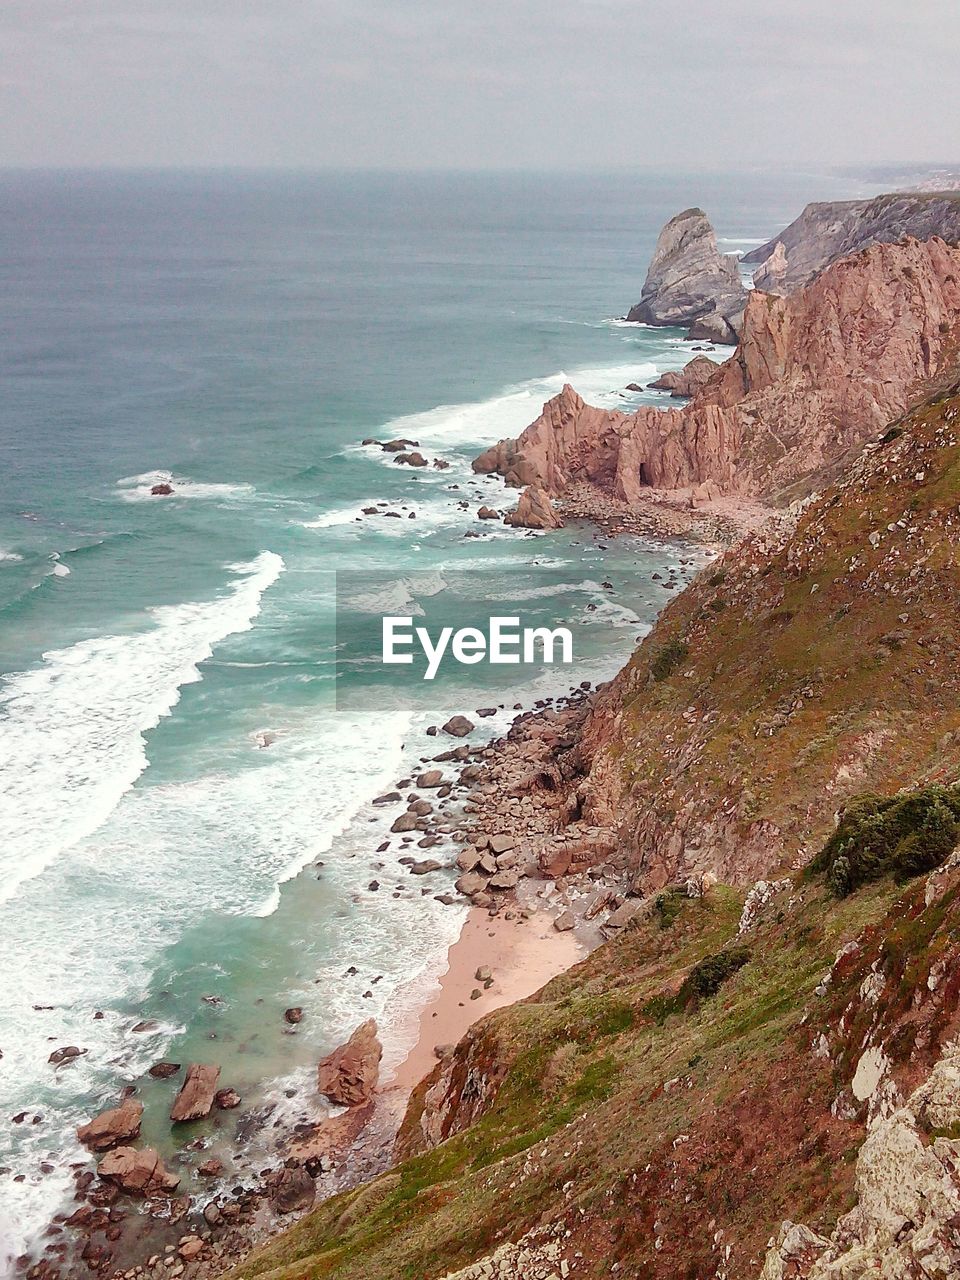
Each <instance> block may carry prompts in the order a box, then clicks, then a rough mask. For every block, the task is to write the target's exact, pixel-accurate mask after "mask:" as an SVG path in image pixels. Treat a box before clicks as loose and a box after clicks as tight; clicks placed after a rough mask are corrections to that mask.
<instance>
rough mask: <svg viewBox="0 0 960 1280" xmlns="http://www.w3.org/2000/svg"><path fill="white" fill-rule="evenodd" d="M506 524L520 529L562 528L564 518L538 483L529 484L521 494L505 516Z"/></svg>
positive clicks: (504, 521)
mask: <svg viewBox="0 0 960 1280" xmlns="http://www.w3.org/2000/svg"><path fill="white" fill-rule="evenodd" d="M503 523H504V524H510V525H514V526H515V527H517V528H520V529H562V528H563V520H562V519H561V518H560V516H559V515H558V513H557V511H556V509H555V508H554V505H553V503H552V502H551V501H550V499H549V498H548V497H547V495H546V494H545V493H544V492H543V490H542V489H539V488H537V486H536V485H532V484H531V485H528V486H527V488H526V489H524V491H523V493H521V495H520V501H519V502H518V503H517V505H516V506H515V507H514V509H513V510H512V511H508V512H507V514H506V515H505V516H504V518H503Z"/></svg>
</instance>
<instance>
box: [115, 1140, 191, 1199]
mask: <svg viewBox="0 0 960 1280" xmlns="http://www.w3.org/2000/svg"><path fill="white" fill-rule="evenodd" d="M97 1172H98V1173H99V1175H100V1177H101V1178H104V1179H105V1180H106V1181H107V1182H113V1183H115V1184H116V1185H117V1186H118V1187H119V1188H120V1190H121V1191H126V1192H127V1193H128V1195H135V1196H148V1197H149V1196H162V1195H169V1194H170V1192H171V1191H175V1190H176V1189H177V1187H178V1186H179V1185H180V1179H179V1178H178V1177H177V1175H176V1174H175V1173H171V1172H170V1171H169V1169H167V1168H166V1167H165V1166H164V1163H163V1161H162V1160H161V1159H160V1156H159V1153H158V1152H156V1151H155V1150H154V1149H153V1147H142V1148H140V1149H139V1150H138V1149H137V1148H136V1147H117V1148H116V1149H115V1150H113V1151H108V1152H107V1154H106V1155H105V1156H104V1157H103V1159H102V1160H101V1161H100V1163H99V1164H98V1165H97Z"/></svg>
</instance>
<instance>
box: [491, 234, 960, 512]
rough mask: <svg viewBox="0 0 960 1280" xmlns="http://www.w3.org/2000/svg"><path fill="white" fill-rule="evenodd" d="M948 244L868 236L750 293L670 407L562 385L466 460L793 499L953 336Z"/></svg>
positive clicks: (956, 258)
mask: <svg viewBox="0 0 960 1280" xmlns="http://www.w3.org/2000/svg"><path fill="white" fill-rule="evenodd" d="M958 282H960V249H954V248H951V247H950V246H948V245H947V244H946V243H945V242H944V241H942V240H940V239H937V238H934V239H932V240H930V241H927V242H923V243H922V242H920V241H917V240H908V241H905V242H903V243H901V244H896V245H891V244H876V245H873V246H872V247H871V248H869V249H867V250H865V251H864V252H863V253H861V254H858V255H857V256H856V257H853V258H844V259H842V260H841V261H839V262H836V263H834V264H833V265H832V266H830V267H828V268H827V270H825V271H824V272H823V273H822V274H821V275H819V276H818V277H817V278H816V279H815V280H814V281H813V283H812V284H810V285H809V286H807V288H805V289H802V290H800V291H799V292H798V293H795V294H792V295H791V296H789V297H786V298H783V297H778V296H774V295H771V294H766V293H761V292H759V291H754V292H753V293H752V294H751V295H750V298H749V302H748V305H747V308H746V312H745V315H744V321H743V333H742V335H741V339H740V343H739V345H738V347H737V350H736V352H735V353H734V355H732V356H731V357H730V359H729V360H727V361H726V362H725V363H724V364H723V365H721V366H720V368H719V369H718V370H717V372H715V373H714V374H713V375H712V376H711V378H710V379H709V381H707V382H706V383H705V385H704V386H703V387H701V389H700V391H699V392H698V393H697V394H696V395H695V396H694V398H693V399H692V400H691V401H690V402H689V403H688V404H686V405H684V406H683V407H682V408H678V409H669V410H661V409H658V408H654V407H644V408H641V409H639V410H637V411H636V412H635V413H633V414H624V413H622V412H619V411H607V410H603V409H597V408H593V407H592V406H590V405H586V404H585V403H584V401H583V400H582V399H581V397H580V396H579V395H577V393H576V392H575V391H574V390H573V388H572V387H570V386H566V387H564V389H563V391H562V392H561V393H560V395H558V396H556V397H554V399H552V400H550V401H548V402H547V404H545V405H544V408H543V413H542V414H541V415H540V417H539V418H538V419H537V420H536V421H535V422H534V423H532V424H531V425H530V426H529V427H527V428H526V430H525V431H523V432H522V434H521V435H520V436H519V437H517V439H515V440H502V441H500V443H499V444H496V445H494V446H493V447H492V448H490V449H487V450H486V451H485V452H484V453H483V454H481V455H480V457H479V458H477V459H476V460H475V461H474V464H473V466H474V470H476V471H478V472H480V473H489V472H497V473H499V474H500V475H502V476H503V477H504V479H505V480H506V482H507V483H508V484H510V485H515V486H525V485H535V486H537V487H538V488H541V489H542V490H543V491H544V492H545V493H546V494H548V495H549V496H551V497H558V496H561V495H563V494H564V492H565V491H566V489H567V487H568V486H569V485H570V484H571V483H573V482H580V481H587V482H589V483H591V484H593V485H595V486H597V487H598V488H600V489H602V490H604V491H605V492H607V493H609V494H610V495H612V496H613V497H614V498H617V499H621V500H623V501H626V502H628V503H630V502H637V501H639V500H640V498H641V497H642V496H643V495H644V492H645V491H650V490H671V491H677V490H681V491H683V490H687V491H691V490H694V489H696V488H697V487H698V486H702V485H704V484H706V483H707V482H712V483H713V485H714V486H715V491H716V492H722V493H736V494H740V495H745V496H752V497H759V496H762V497H764V498H765V499H767V500H777V499H778V498H780V499H781V500H782V499H783V496H784V495H785V496H786V497H787V498H789V497H793V496H795V493H796V486H798V485H803V486H804V487H805V489H807V490H809V489H810V488H812V487H813V486H814V485H815V484H818V483H822V482H824V480H825V479H828V478H829V475H830V473H831V471H832V469H834V468H835V467H836V466H837V464H838V463H840V462H841V461H842V460H843V459H845V458H849V457H850V456H852V454H853V452H854V451H855V450H856V449H858V448H859V447H860V446H861V445H862V444H863V443H864V442H865V441H866V440H868V439H870V438H871V437H872V436H874V435H876V434H877V433H878V432H879V431H880V430H881V429H882V428H883V426H884V425H885V424H886V423H887V422H889V421H890V420H891V419H892V418H895V417H896V416H897V415H899V414H901V413H902V412H903V411H904V410H905V409H906V407H907V406H908V404H909V403H910V402H911V400H912V399H913V398H914V397H915V396H916V395H917V394H918V392H919V391H920V390H921V389H922V385H923V383H924V380H926V379H929V378H931V377H932V376H934V375H936V374H937V373H938V372H939V370H940V369H941V368H942V367H943V365H944V363H945V362H946V361H948V360H949V359H950V358H952V355H953V353H954V351H955V349H956V344H957V340H958V336H960V283H958Z"/></svg>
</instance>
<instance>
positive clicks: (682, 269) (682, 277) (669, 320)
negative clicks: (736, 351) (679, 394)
mask: <svg viewBox="0 0 960 1280" xmlns="http://www.w3.org/2000/svg"><path fill="white" fill-rule="evenodd" d="M746 300H747V291H746V289H745V288H744V287H743V284H742V283H741V280H740V269H739V266H738V260H737V258H736V256H735V255H733V254H722V253H721V252H720V250H719V249H718V248H717V237H716V235H715V234H714V230H713V227H712V226H711V225H710V221H709V219H708V218H707V215H706V214H705V213H704V212H703V210H702V209H684V211H683V212H682V213H678V214H677V215H676V216H675V217H673V218H671V219H670V221H669V222H668V223H667V224H666V226H665V227H664V228H663V230H662V231H661V232H660V235H659V238H658V239H657V247H656V249H655V251H654V255H653V260H652V261H651V263H650V268H649V270H648V271H647V278H646V280H645V281H644V283H643V292H642V293H641V296H640V301H639V302H638V303H637V305H636V306H635V307H631V309H630V311H629V313H628V315H627V319H628V320H636V321H641V322H643V323H644V324H654V325H677V326H681V327H685V328H689V331H690V332H689V336H690V337H691V338H706V339H709V340H710V341H715V342H735V341H736V339H737V334H738V333H739V332H740V325H741V322H742V319H743V309H744V306H745V305H746Z"/></svg>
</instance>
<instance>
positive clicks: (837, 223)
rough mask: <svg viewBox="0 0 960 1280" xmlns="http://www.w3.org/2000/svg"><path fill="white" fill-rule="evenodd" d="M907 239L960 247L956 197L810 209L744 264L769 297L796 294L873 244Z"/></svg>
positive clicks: (894, 197) (908, 197) (913, 196)
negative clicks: (752, 265) (753, 265)
mask: <svg viewBox="0 0 960 1280" xmlns="http://www.w3.org/2000/svg"><path fill="white" fill-rule="evenodd" d="M904 236H913V237H914V238H915V239H917V240H929V239H930V238H931V237H932V236H940V237H941V238H942V239H944V240H946V241H948V242H949V243H951V244H956V243H957V242H958V241H960V195H958V193H957V192H955V191H954V192H950V191H939V192H929V193H921V192H895V193H893V194H891V195H884V196H877V197H876V198H875V199H872V200H840V201H828V202H823V203H814V204H808V205H807V207H806V208H805V209H804V211H803V213H801V214H800V216H799V218H796V219H794V221H793V222H791V223H790V225H789V226H788V227H785V228H784V230H783V231H781V232H780V234H779V235H776V236H774V237H773V239H772V240H768V241H767V243H766V244H764V245H761V246H760V248H759V249H754V250H752V251H751V252H750V253H748V254H745V255H744V258H743V261H744V262H749V263H758V264H759V265H758V268H757V271H756V273H755V275H754V282H755V284H756V286H757V288H759V289H765V290H767V291H768V292H770V293H792V292H793V291H794V290H795V289H800V288H802V287H803V286H804V285H806V284H809V283H810V281H811V280H812V279H813V278H814V276H815V275H817V274H818V273H819V272H820V271H822V270H823V269H824V267H826V266H829V264H830V263H831V262H835V261H836V260H837V259H838V258H844V257H848V256H849V255H850V254H852V253H859V252H860V250H861V249H865V248H867V247H868V246H869V245H871V244H893V243H895V242H896V241H898V240H901V239H903V237H904Z"/></svg>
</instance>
